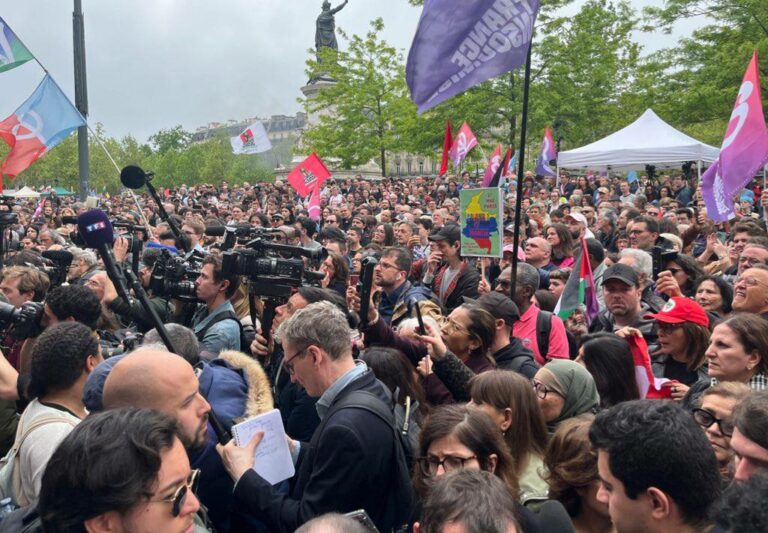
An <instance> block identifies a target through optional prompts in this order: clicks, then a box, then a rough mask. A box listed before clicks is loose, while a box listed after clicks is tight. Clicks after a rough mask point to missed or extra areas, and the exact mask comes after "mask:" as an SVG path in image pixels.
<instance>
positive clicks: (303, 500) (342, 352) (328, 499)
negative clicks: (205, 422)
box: [219, 302, 411, 532]
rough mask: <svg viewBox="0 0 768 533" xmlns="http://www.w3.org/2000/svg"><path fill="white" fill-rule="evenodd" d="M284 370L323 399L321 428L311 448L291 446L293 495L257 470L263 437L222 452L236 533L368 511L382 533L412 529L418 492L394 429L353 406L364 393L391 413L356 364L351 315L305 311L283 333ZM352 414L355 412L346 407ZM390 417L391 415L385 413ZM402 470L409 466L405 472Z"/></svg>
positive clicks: (319, 307) (325, 306) (330, 309)
mask: <svg viewBox="0 0 768 533" xmlns="http://www.w3.org/2000/svg"><path fill="white" fill-rule="evenodd" d="M280 335H281V338H282V339H283V348H284V350H285V358H284V360H283V368H284V369H285V371H286V372H287V373H288V374H289V375H290V376H291V380H292V381H293V382H298V383H300V384H301V386H302V387H304V389H306V391H307V394H309V395H310V396H312V397H315V398H318V400H317V404H316V408H317V413H318V415H319V417H320V425H319V426H318V428H317V429H316V430H315V433H314V434H313V435H312V439H311V441H310V442H309V443H298V442H295V441H290V447H291V455H292V456H293V459H294V462H295V464H296V475H295V476H294V477H293V478H292V480H291V488H290V493H289V494H287V495H286V494H283V493H281V492H279V491H277V490H275V489H274V488H273V487H272V486H271V485H270V484H269V483H268V482H267V481H266V480H265V479H263V478H262V477H261V476H259V474H257V473H256V471H255V470H253V469H252V466H253V458H254V452H255V451H256V448H257V447H258V445H259V443H260V442H261V439H262V437H263V433H257V434H256V436H255V437H254V438H253V439H252V440H251V442H250V443H249V444H248V445H247V446H244V447H242V448H240V447H237V446H236V445H235V443H234V442H230V443H229V444H227V445H226V446H219V453H221V455H222V459H223V460H224V466H225V467H226V468H227V470H228V471H229V473H230V475H231V476H232V479H234V480H235V491H234V498H233V518H232V526H233V528H236V527H237V524H238V521H239V519H241V518H246V517H251V518H253V517H255V518H258V519H259V520H261V521H263V522H264V523H265V524H266V525H267V526H268V527H269V530H270V531H285V532H289V531H294V530H296V528H298V527H299V526H301V525H302V524H303V523H305V522H307V521H309V520H311V519H312V518H314V517H315V516H317V515H321V514H324V513H328V512H332V511H335V512H341V513H346V512H350V511H354V510H357V509H365V510H366V512H367V513H368V514H369V515H370V516H371V518H372V520H373V522H374V523H375V524H376V526H377V527H378V529H379V531H391V530H393V529H396V528H397V527H398V526H399V525H401V524H403V523H405V522H407V520H408V515H409V513H410V508H409V506H408V505H403V503H402V501H401V496H402V495H404V494H405V495H409V494H410V491H411V488H410V483H409V482H408V479H407V475H406V476H405V479H403V477H402V476H398V472H402V471H403V469H401V468H399V467H400V466H402V467H403V468H405V471H407V467H405V465H404V461H405V459H404V457H403V456H401V455H398V454H397V451H398V446H399V442H397V441H395V438H396V437H395V432H394V428H393V426H392V425H391V423H390V422H387V421H385V420H384V419H382V418H380V417H379V416H377V415H376V414H375V413H373V412H371V411H368V410H366V409H364V408H354V407H353V406H350V404H349V403H346V402H349V401H350V399H351V398H350V395H354V397H355V398H357V397H359V394H357V391H364V392H366V393H368V395H366V396H367V397H370V396H373V397H374V398H373V401H374V402H376V401H377V400H380V402H381V403H382V404H384V405H385V406H389V405H391V400H390V398H389V393H388V391H387V389H386V388H385V387H384V385H383V384H381V383H380V382H379V381H378V380H377V379H376V376H374V374H373V372H372V371H371V370H370V369H368V367H367V366H366V365H365V363H362V362H356V361H355V360H354V359H353V358H352V344H351V342H350V329H349V326H348V324H347V319H346V317H345V316H344V314H343V313H342V312H341V311H340V310H339V309H338V308H337V307H336V306H335V305H333V304H332V303H330V302H318V303H314V304H311V305H309V306H307V307H305V308H304V309H301V310H299V311H297V312H296V313H295V314H294V315H293V316H292V317H290V318H289V319H288V320H287V321H286V322H284V323H283V324H282V325H281V326H280ZM345 406H348V407H345ZM384 408H385V409H389V408H388V407H384ZM400 462H402V463H403V464H401V463H400Z"/></svg>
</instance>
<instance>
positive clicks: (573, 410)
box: [533, 359, 600, 433]
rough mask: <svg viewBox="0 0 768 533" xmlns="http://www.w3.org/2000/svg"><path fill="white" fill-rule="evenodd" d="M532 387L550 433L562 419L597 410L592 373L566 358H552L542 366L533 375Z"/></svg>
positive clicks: (598, 400) (595, 387)
mask: <svg viewBox="0 0 768 533" xmlns="http://www.w3.org/2000/svg"><path fill="white" fill-rule="evenodd" d="M533 389H534V391H535V392H536V397H537V398H538V400H539V406H540V407H541V412H542V414H543V415H544V421H545V422H546V423H547V429H548V430H549V432H550V433H553V432H554V431H555V429H557V426H558V424H560V423H561V422H563V421H564V420H568V419H569V418H573V417H574V416H578V415H582V414H584V413H595V412H597V410H598V407H599V405H600V395H599V394H598V393H597V386H596V385H595V380H594V379H593V378H592V374H590V373H589V371H588V370H587V369H586V368H584V367H583V366H581V365H580V364H578V363H575V362H573V361H570V360H568V359H553V360H552V361H550V362H549V363H547V364H546V366H543V367H541V368H540V369H539V371H538V372H536V375H535V376H534V377H533Z"/></svg>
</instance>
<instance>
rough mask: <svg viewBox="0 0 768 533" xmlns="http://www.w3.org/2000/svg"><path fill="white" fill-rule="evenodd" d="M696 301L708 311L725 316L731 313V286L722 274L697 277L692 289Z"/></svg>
mask: <svg viewBox="0 0 768 533" xmlns="http://www.w3.org/2000/svg"><path fill="white" fill-rule="evenodd" d="M694 295H695V298H694V299H695V300H696V303H698V304H699V305H700V306H702V307H703V308H704V310H705V311H707V312H708V313H712V314H715V315H717V316H718V317H720V318H726V317H728V315H730V314H731V311H732V307H731V302H732V301H733V287H732V286H731V284H730V283H728V282H727V281H725V280H724V279H723V277H722V276H704V277H702V278H699V280H698V282H697V283H696V287H695V289H694Z"/></svg>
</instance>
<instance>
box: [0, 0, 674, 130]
mask: <svg viewBox="0 0 768 533" xmlns="http://www.w3.org/2000/svg"><path fill="white" fill-rule="evenodd" d="M340 1H341V0H332V3H333V5H334V6H335V5H337V3H339V2H340ZM652 1H654V0H644V1H643V2H636V1H635V2H633V5H636V6H637V5H639V4H641V3H642V4H646V3H649V2H652ZM3 4H4V5H3V7H2V10H1V11H0V16H2V17H3V18H4V19H5V21H6V23H7V24H8V25H9V26H10V27H11V28H12V29H13V30H14V31H15V32H16V34H17V35H18V36H19V37H20V38H21V39H22V40H23V41H24V43H25V44H26V45H27V47H28V48H29V49H30V50H31V52H32V53H33V54H35V55H36V57H37V58H38V59H39V60H40V62H41V63H42V64H43V65H45V67H46V68H47V69H48V70H49V71H50V73H51V74H52V76H53V77H54V78H55V79H56V80H57V81H58V82H59V84H60V85H61V86H62V88H63V89H64V91H65V92H66V93H67V95H68V96H69V97H70V98H71V99H72V100H73V101H74V89H73V77H74V74H73V66H72V9H73V1H72V0H23V1H21V0H17V1H15V2H4V3H3ZM321 4H322V2H321V0H216V1H211V0H83V10H84V12H85V37H86V54H87V69H88V97H89V104H90V116H89V122H90V123H91V124H95V123H96V122H101V123H103V125H104V127H105V129H106V132H107V134H108V135H110V136H116V137H119V136H122V135H126V134H132V135H134V136H136V137H137V138H138V139H139V140H142V141H143V140H146V138H147V137H148V136H149V135H151V134H152V133H154V132H156V131H157V130H159V129H161V128H170V127H173V126H175V125H176V124H181V125H183V126H184V128H186V129H188V130H194V129H195V128H197V127H198V126H203V125H205V124H207V123H209V122H213V121H226V120H227V119H238V120H239V119H243V118H246V117H251V116H263V117H268V116H269V115H273V114H285V115H293V114H295V113H296V112H297V111H300V110H301V108H300V105H299V104H298V103H297V101H296V99H297V98H298V97H300V96H301V92H300V90H299V88H300V87H301V86H302V85H304V84H305V83H306V76H305V74H304V62H305V60H306V58H307V56H308V54H307V50H308V49H309V48H311V47H313V46H314V34H315V19H316V17H317V15H318V14H319V13H320V5H321ZM420 12H421V10H420V8H414V7H411V6H410V5H409V4H408V2H407V1H406V0H350V3H349V5H347V6H346V7H345V8H344V10H343V11H341V12H340V13H338V14H337V15H336V24H337V26H338V27H341V28H343V29H344V30H345V31H346V32H347V33H348V34H353V33H358V34H363V33H365V31H366V30H367V28H368V23H369V21H371V20H372V19H374V18H376V17H382V18H383V19H384V23H385V26H386V27H385V31H384V38H385V39H386V40H387V41H388V42H389V43H390V44H392V45H394V46H396V47H397V48H399V49H402V50H403V51H404V52H405V51H407V49H408V48H409V46H410V43H411V39H412V38H413V34H414V32H415V30H416V24H417V22H418V17H419V14H420ZM681 31H684V29H683V30H681ZM641 41H642V42H644V43H645V44H647V45H650V46H653V47H657V46H659V45H660V43H663V44H665V45H671V44H672V39H671V38H662V39H661V40H660V39H659V38H658V36H656V37H654V38H651V37H649V36H643V37H641ZM340 46H342V47H343V46H344V44H343V41H340ZM42 75H43V74H42V70H41V69H40V68H39V67H38V66H37V65H36V64H34V63H33V62H30V63H27V64H26V65H23V66H22V67H19V68H16V69H14V70H12V71H9V72H6V73H4V74H2V75H0V95H1V96H2V97H0V117H5V116H7V115H9V114H10V113H12V112H13V110H14V109H15V108H16V107H17V106H18V105H19V104H20V103H21V102H23V101H24V99H25V98H26V97H27V96H29V94H31V92H32V91H33V90H34V88H35V87H36V86H37V84H38V83H39V82H40V79H41V78H42Z"/></svg>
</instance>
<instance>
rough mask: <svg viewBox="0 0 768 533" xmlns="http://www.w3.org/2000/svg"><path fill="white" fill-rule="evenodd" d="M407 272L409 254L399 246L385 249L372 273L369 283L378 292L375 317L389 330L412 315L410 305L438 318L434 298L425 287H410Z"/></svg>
mask: <svg viewBox="0 0 768 533" xmlns="http://www.w3.org/2000/svg"><path fill="white" fill-rule="evenodd" d="M410 271H411V252H410V251H409V250H408V249H406V248H400V247H391V248H386V249H385V250H384V251H383V252H382V255H381V259H380V260H379V262H378V264H377V265H376V267H375V269H374V271H373V276H374V277H373V282H374V284H375V285H376V286H377V287H378V288H380V289H381V291H382V294H381V300H380V301H379V305H378V311H379V315H381V317H382V318H383V319H384V321H385V322H387V323H388V324H390V325H391V326H393V327H396V326H397V325H398V324H399V323H400V322H401V321H402V320H403V319H406V318H408V317H410V316H412V308H413V306H414V303H418V304H419V305H420V311H421V313H422V316H431V317H433V318H435V319H438V318H439V317H440V316H441V312H440V306H439V305H438V304H437V303H436V300H437V297H436V296H435V295H434V294H433V293H432V291H430V290H429V289H428V288H427V287H423V286H415V285H413V284H411V282H410V281H408V274H409V273H410Z"/></svg>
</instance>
